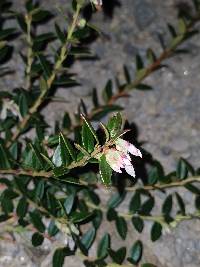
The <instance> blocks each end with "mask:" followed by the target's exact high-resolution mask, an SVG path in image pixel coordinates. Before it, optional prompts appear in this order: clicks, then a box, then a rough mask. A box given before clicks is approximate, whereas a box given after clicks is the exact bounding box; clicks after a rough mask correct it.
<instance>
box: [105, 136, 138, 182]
mask: <svg viewBox="0 0 200 267" xmlns="http://www.w3.org/2000/svg"><path fill="white" fill-rule="evenodd" d="M115 146H116V147H115V148H111V149H108V150H107V151H106V152H105V156H106V161H107V163H108V164H109V165H110V167H111V168H112V169H113V170H114V171H116V172H119V173H122V170H121V169H123V168H124V169H125V170H126V172H127V173H128V174H129V175H131V176H132V177H135V170H134V167H133V165H132V163H131V157H130V155H129V153H130V154H132V155H134V156H137V157H141V158H142V153H141V152H140V150H139V149H137V148H136V147H135V146H134V145H132V144H131V143H129V142H127V141H125V140H123V139H121V138H118V139H117V140H116V141H115Z"/></svg>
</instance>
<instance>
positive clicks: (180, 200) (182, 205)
mask: <svg viewBox="0 0 200 267" xmlns="http://www.w3.org/2000/svg"><path fill="white" fill-rule="evenodd" d="M175 195H176V199H177V203H178V206H179V208H180V213H181V214H182V215H185V204H184V201H183V199H182V197H181V196H180V195H179V194H178V193H177V192H176V193H175Z"/></svg>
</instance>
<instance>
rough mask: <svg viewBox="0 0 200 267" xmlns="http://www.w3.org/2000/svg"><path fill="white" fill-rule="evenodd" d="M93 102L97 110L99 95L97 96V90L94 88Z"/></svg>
mask: <svg viewBox="0 0 200 267" xmlns="http://www.w3.org/2000/svg"><path fill="white" fill-rule="evenodd" d="M92 102H93V105H94V107H95V108H97V107H98V106H99V101H98V95H97V89H96V88H94V89H93V91H92Z"/></svg>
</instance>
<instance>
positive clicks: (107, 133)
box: [100, 122, 110, 143]
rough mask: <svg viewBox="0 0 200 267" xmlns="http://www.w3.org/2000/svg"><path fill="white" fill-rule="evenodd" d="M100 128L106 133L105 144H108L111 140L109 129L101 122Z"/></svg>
mask: <svg viewBox="0 0 200 267" xmlns="http://www.w3.org/2000/svg"><path fill="white" fill-rule="evenodd" d="M100 126H101V128H102V129H103V131H104V133H105V137H106V140H105V142H106V143H107V142H108V141H109V140H110V133H109V131H108V129H107V128H106V126H105V125H104V124H103V123H102V122H100Z"/></svg>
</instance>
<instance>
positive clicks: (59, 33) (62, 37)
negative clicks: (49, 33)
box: [55, 23, 66, 44]
mask: <svg viewBox="0 0 200 267" xmlns="http://www.w3.org/2000/svg"><path fill="white" fill-rule="evenodd" d="M55 30H56V35H57V36H58V39H59V40H60V41H61V43H62V44H64V43H65V40H66V36H65V34H64V32H63V31H62V30H61V29H60V27H59V25H58V24H57V23H55Z"/></svg>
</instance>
